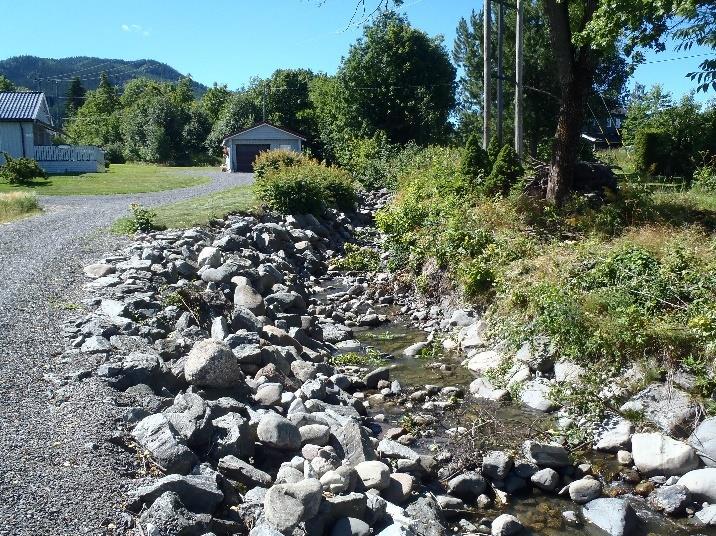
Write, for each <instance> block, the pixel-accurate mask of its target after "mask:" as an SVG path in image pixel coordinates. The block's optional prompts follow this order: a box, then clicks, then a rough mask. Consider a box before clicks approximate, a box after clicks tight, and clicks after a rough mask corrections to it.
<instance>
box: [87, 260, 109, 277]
mask: <svg viewBox="0 0 716 536" xmlns="http://www.w3.org/2000/svg"><path fill="white" fill-rule="evenodd" d="M83 271H84V273H85V275H86V276H87V277H91V278H92V279H99V278H100V277H106V276H108V275H110V274H113V273H114V272H116V270H115V268H114V266H112V265H111V264H105V263H103V262H100V263H97V264H90V265H89V266H85V267H84V269H83Z"/></svg>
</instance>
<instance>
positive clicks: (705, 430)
mask: <svg viewBox="0 0 716 536" xmlns="http://www.w3.org/2000/svg"><path fill="white" fill-rule="evenodd" d="M688 443H689V445H691V446H692V447H693V448H695V449H696V453H697V454H698V455H699V457H700V458H701V460H702V461H703V462H704V465H705V466H706V467H716V417H709V418H708V419H704V421H703V422H702V423H701V424H699V425H698V426H697V427H696V430H694V433H693V434H691V436H690V437H689V441H688Z"/></svg>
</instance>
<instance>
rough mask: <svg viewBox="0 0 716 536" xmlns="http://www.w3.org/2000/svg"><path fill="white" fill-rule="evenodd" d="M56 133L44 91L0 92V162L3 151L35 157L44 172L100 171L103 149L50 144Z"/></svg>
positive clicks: (12, 154)
mask: <svg viewBox="0 0 716 536" xmlns="http://www.w3.org/2000/svg"><path fill="white" fill-rule="evenodd" d="M56 132H57V129H56V128H55V127H54V124H53V122H52V116H51V115H50V109H49V107H48V106H47V99H45V94H44V93H41V92H39V91H0V163H1V162H3V161H4V157H3V155H2V153H7V154H9V155H10V156H12V157H15V158H21V157H24V158H32V159H33V160H37V163H38V164H39V165H40V167H41V168H42V169H44V170H45V171H46V172H48V173H89V172H100V171H104V151H102V150H101V149H100V148H99V147H94V146H92V145H53V144H52V138H53V136H54V134H55V133H56Z"/></svg>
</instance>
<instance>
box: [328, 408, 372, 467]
mask: <svg viewBox="0 0 716 536" xmlns="http://www.w3.org/2000/svg"><path fill="white" fill-rule="evenodd" d="M333 435H334V436H335V443H333V442H332V443H331V444H332V445H333V446H334V447H335V449H336V451H337V453H338V455H339V457H341V458H343V459H345V460H347V461H348V463H350V464H351V465H356V464H359V463H360V462H364V461H367V460H368V461H369V460H374V459H375V449H374V448H373V445H372V444H371V442H370V438H369V437H368V434H367V433H366V432H365V430H363V428H362V427H361V426H360V424H358V423H357V422H356V421H354V420H352V419H351V420H349V421H347V422H346V423H344V424H343V425H342V426H340V427H336V428H334V429H333Z"/></svg>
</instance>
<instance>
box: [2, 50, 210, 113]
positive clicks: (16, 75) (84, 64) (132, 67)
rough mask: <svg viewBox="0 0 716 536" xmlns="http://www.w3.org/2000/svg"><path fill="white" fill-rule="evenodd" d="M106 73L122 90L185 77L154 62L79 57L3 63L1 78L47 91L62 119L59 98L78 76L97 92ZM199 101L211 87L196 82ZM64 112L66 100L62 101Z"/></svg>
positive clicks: (25, 58)
mask: <svg viewBox="0 0 716 536" xmlns="http://www.w3.org/2000/svg"><path fill="white" fill-rule="evenodd" d="M102 72H106V73H107V76H109V79H110V81H111V82H112V83H113V84H115V85H117V86H121V85H123V84H124V83H125V82H127V81H128V80H131V79H133V78H140V77H144V78H151V79H153V80H160V81H162V82H176V81H177V80H179V79H181V78H182V77H184V76H185V75H183V74H182V73H180V72H179V71H177V70H176V69H174V68H173V67H170V66H169V65H167V64H166V63H161V62H158V61H154V60H132V61H127V60H118V59H107V58H94V57H88V56H76V57H72V58H59V59H52V58H38V57H37V56H15V57H12V58H8V59H6V60H0V74H2V75H5V76H6V77H7V78H9V79H10V80H12V81H13V82H14V83H15V84H17V85H18V86H21V87H25V88H28V89H32V90H40V91H44V92H45V93H46V95H47V99H48V103H49V105H50V108H51V109H52V112H53V116H54V117H56V118H57V117H59V115H58V111H59V110H58V106H57V103H56V102H55V95H56V94H57V95H58V96H59V97H64V95H65V93H67V88H68V87H69V84H70V82H71V81H72V79H73V78H74V77H75V76H77V77H79V78H80V79H81V80H82V85H83V86H84V87H85V88H86V89H88V90H89V89H96V88H97V85H98V84H99V76H100V74H101V73H102ZM193 87H194V92H195V93H196V95H197V97H199V96H201V95H203V94H204V92H205V91H206V90H207V87H206V86H204V85H203V84H200V83H198V82H193ZM58 101H59V104H60V105H61V106H60V110H61V109H62V108H63V107H64V99H61V98H60V99H58Z"/></svg>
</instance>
